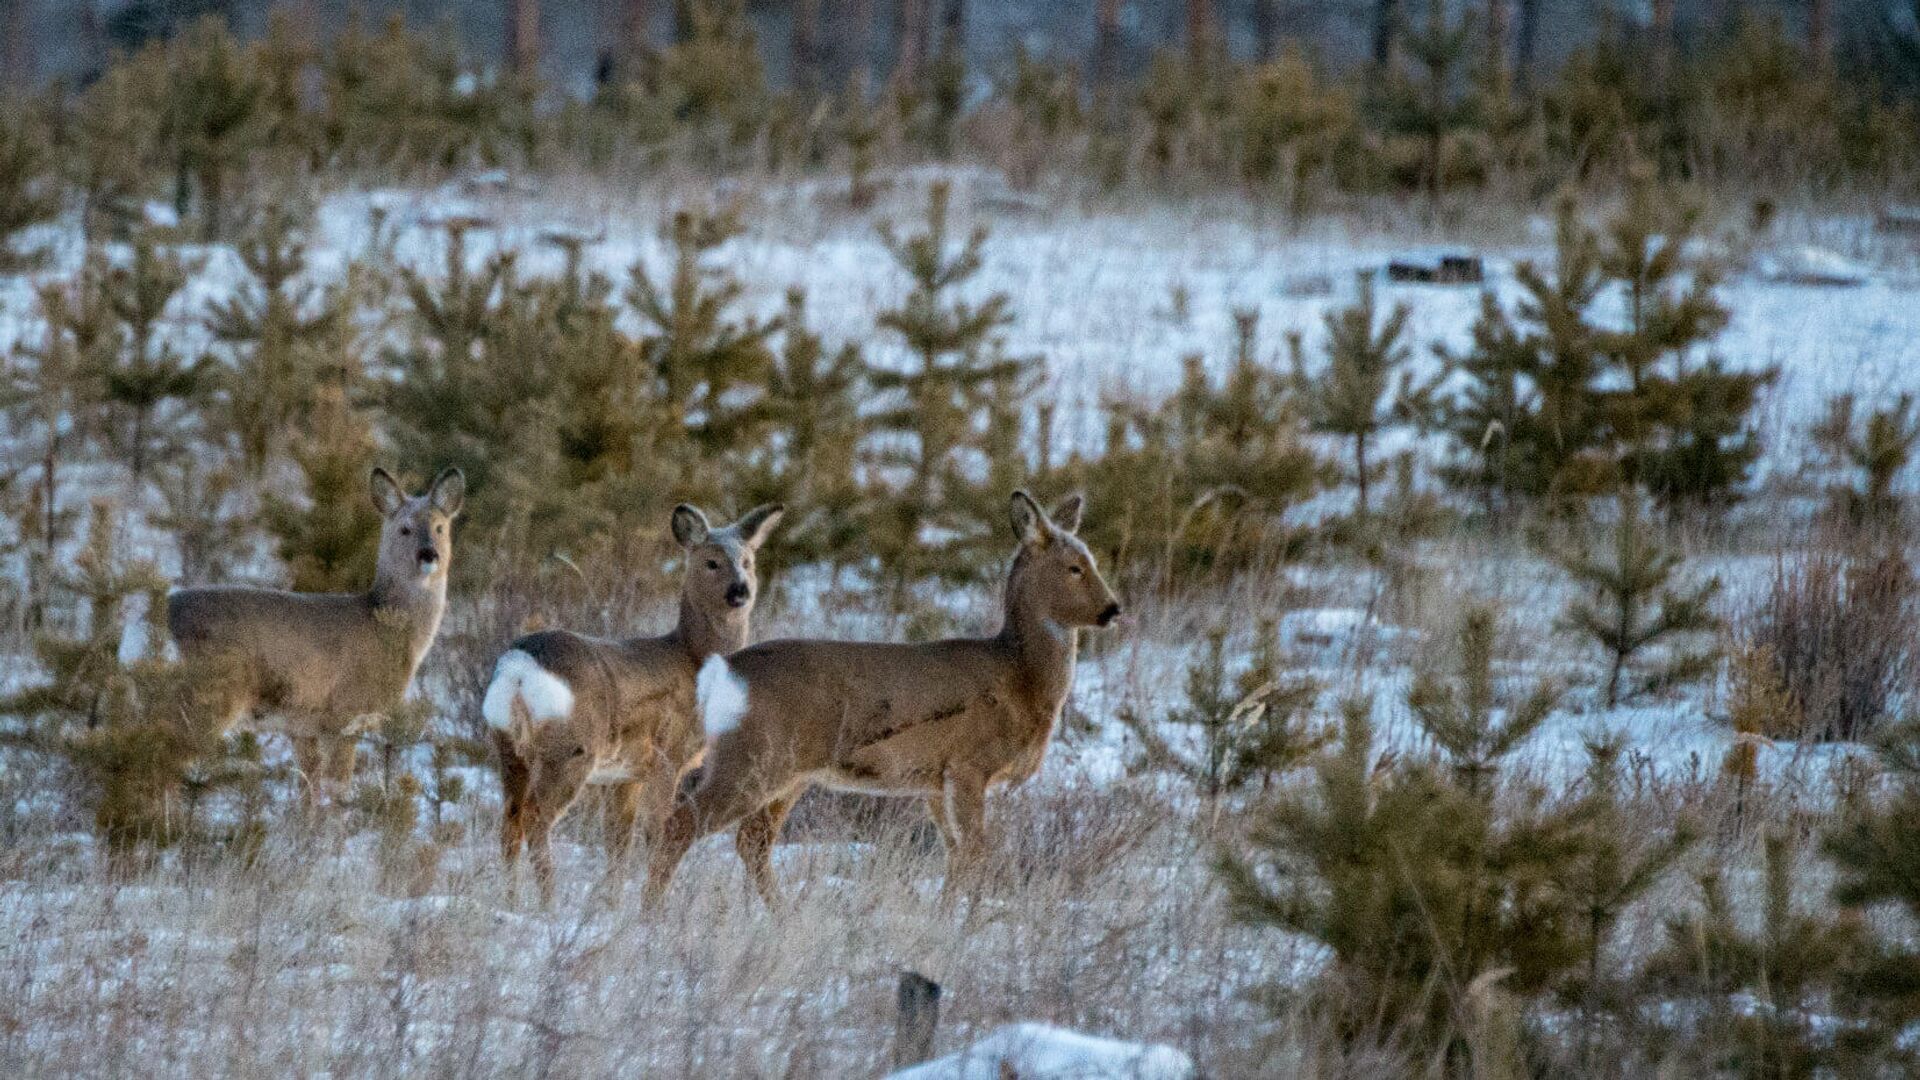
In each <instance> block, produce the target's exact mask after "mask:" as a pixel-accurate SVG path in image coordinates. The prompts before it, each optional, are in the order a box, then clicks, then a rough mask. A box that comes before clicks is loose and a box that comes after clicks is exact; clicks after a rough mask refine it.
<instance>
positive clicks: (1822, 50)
mask: <svg viewBox="0 0 1920 1080" xmlns="http://www.w3.org/2000/svg"><path fill="white" fill-rule="evenodd" d="M1807 53H1808V55H1810V56H1812V57H1813V63H1814V67H1815V68H1816V69H1817V70H1818V71H1820V72H1821V73H1823V74H1824V73H1826V72H1828V71H1831V70H1832V69H1833V0H1808V3H1807Z"/></svg>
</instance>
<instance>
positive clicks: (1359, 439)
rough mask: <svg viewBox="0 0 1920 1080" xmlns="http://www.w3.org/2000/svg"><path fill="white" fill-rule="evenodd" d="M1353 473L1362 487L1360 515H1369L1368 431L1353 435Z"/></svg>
mask: <svg viewBox="0 0 1920 1080" xmlns="http://www.w3.org/2000/svg"><path fill="white" fill-rule="evenodd" d="M1353 473H1354V478H1355V483H1356V484H1357V485H1358V486H1359V488H1360V517H1361V518H1362V519H1363V520H1364V519H1365V518H1366V517H1368V516H1369V515H1368V509H1367V433H1366V432H1364V431H1363V432H1361V433H1360V434H1358V435H1355V436H1354V437H1353Z"/></svg>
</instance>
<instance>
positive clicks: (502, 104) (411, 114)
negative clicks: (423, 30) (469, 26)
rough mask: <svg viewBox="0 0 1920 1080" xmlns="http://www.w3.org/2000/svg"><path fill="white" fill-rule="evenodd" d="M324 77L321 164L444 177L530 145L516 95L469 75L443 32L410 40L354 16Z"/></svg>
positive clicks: (393, 21)
mask: <svg viewBox="0 0 1920 1080" xmlns="http://www.w3.org/2000/svg"><path fill="white" fill-rule="evenodd" d="M321 71H322V87H323V104H322V105H321V107H320V109H319V124H318V126H319V129H320V131H321V135H320V146H319V150H318V156H319V157H320V159H321V160H323V161H324V162H326V163H327V164H330V165H332V166H335V167H338V168H343V169H348V170H370V169H376V168H378V169H394V170H400V171H407V170H412V169H423V168H425V169H440V170H450V169H457V168H461V167H465V166H470V165H477V164H484V165H498V164H502V163H505V162H509V161H514V160H518V159H519V157H520V156H521V154H522V153H523V152H524V150H525V148H526V146H527V142H528V132H527V131H526V120H525V117H524V110H523V107H522V103H521V100H520V96H519V91H518V88H516V87H514V86H513V85H511V83H509V82H503V81H500V80H495V79H491V78H488V77H484V76H482V75H481V74H480V73H479V72H476V71H474V70H472V69H470V68H469V67H468V66H467V64H466V63H465V62H464V61H463V60H462V57H461V50H460V48H459V45H458V43H457V42H456V41H454V40H453V38H452V37H451V35H450V34H447V33H441V34H436V35H432V36H426V35H419V34H414V33H411V32H409V31H408V30H407V28H406V24H405V23H404V21H402V20H401V19H400V18H399V17H398V16H394V17H392V18H390V19H388V20H387V22H386V23H385V25H384V26H383V27H382V28H381V29H380V30H379V31H369V30H367V29H366V28H365V27H364V26H363V25H362V24H361V23H360V21H359V19H358V18H357V17H356V18H355V19H354V20H353V21H352V22H351V23H349V25H348V27H347V29H346V31H345V32H344V33H342V34H340V35H339V36H338V37H337V38H335V39H334V41H333V45H332V48H331V49H329V50H328V51H327V52H326V53H325V55H324V57H323V60H322V63H321Z"/></svg>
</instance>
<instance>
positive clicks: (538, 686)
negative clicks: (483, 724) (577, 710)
mask: <svg viewBox="0 0 1920 1080" xmlns="http://www.w3.org/2000/svg"><path fill="white" fill-rule="evenodd" d="M515 698H518V699H519V700H520V702H521V704H523V705H525V706H526V707H527V715H528V716H529V717H531V718H532V719H533V721H534V722H535V723H539V722H540V721H542V720H564V719H566V718H567V717H569V716H571V715H573V688H572V687H570V686H568V685H567V683H566V680H564V679H562V678H561V677H560V676H558V675H555V674H554V673H553V672H551V671H548V670H547V669H546V668H543V667H541V666H540V661H538V660H535V659H534V658H533V657H532V656H530V655H528V654H527V653H526V652H524V651H522V650H520V649H508V650H507V652H506V654H505V655H503V656H501V657H500V662H499V663H497V664H495V665H494V666H493V682H491V683H489V684H487V697H486V700H485V701H484V702H482V703H481V705H480V714H481V715H482V716H485V717H486V718H487V723H488V724H490V725H492V726H493V727H495V728H498V729H500V730H502V731H505V730H506V729H507V728H509V727H512V726H513V702H514V699H515Z"/></svg>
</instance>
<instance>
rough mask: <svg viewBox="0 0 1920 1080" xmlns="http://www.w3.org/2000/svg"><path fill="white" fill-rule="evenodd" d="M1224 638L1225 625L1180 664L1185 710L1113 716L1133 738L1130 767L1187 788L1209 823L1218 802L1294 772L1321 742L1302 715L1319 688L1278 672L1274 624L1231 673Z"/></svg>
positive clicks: (1263, 627) (1323, 739) (1125, 712)
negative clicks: (1136, 744)
mask: <svg viewBox="0 0 1920 1080" xmlns="http://www.w3.org/2000/svg"><path fill="white" fill-rule="evenodd" d="M1226 640H1227V628H1226V626H1225V624H1222V625H1219V626H1215V627H1214V628H1213V629H1211V630H1209V631H1207V637H1206V643H1205V644H1204V645H1203V646H1202V648H1201V651H1200V653H1199V654H1198V655H1196V656H1195V657H1194V658H1193V659H1192V660H1191V661H1190V662H1189V663H1188V665H1187V693H1186V703H1185V704H1184V705H1181V706H1177V707H1175V708H1172V709H1169V710H1168V711H1167V712H1166V714H1165V715H1164V716H1160V715H1142V714H1141V713H1139V712H1136V711H1134V710H1133V709H1132V708H1125V709H1122V710H1121V711H1120V720H1121V722H1122V723H1124V724H1126V725H1127V727H1128V728H1129V729H1130V730H1131V731H1132V732H1133V735H1134V737H1135V738H1137V739H1139V740H1140V745H1141V748H1142V751H1143V753H1142V755H1141V758H1140V760H1139V762H1138V763H1137V766H1136V767H1137V768H1140V769H1159V770H1165V771H1167V772H1170V773H1172V774H1174V775H1176V776H1178V777H1180V778H1181V779H1182V780H1185V781H1186V782H1187V783H1189V784H1191V785H1193V789H1194V791H1195V793H1196V794H1198V795H1199V796H1200V798H1201V800H1202V801H1203V802H1204V803H1205V804H1206V806H1207V807H1208V810H1209V812H1210V814H1211V815H1212V816H1214V817H1216V818H1217V816H1218V813H1219V804H1220V799H1221V797H1222V796H1225V795H1228V794H1230V793H1232V792H1235V791H1239V790H1241V789H1242V788H1245V787H1247V786H1249V785H1251V784H1253V783H1256V782H1258V781H1261V780H1264V779H1268V778H1271V777H1274V776H1278V775H1280V774H1283V773H1286V772H1289V771H1291V770H1293V769H1295V768H1298V767H1299V766H1300V765H1302V764H1304V763H1305V762H1306V761H1307V759H1308V758H1309V757H1311V756H1312V755H1313V754H1315V753H1316V752H1318V751H1319V750H1320V748H1321V747H1323V746H1325V745H1326V743H1327V735H1326V734H1325V733H1323V732H1320V731H1316V730H1313V729H1312V728H1311V727H1310V726H1309V725H1308V724H1307V723H1306V721H1305V717H1304V714H1305V712H1306V711H1307V710H1308V709H1310V708H1311V707H1312V705H1313V703H1314V698H1315V697H1316V695H1317V694H1318V692H1319V687H1318V686H1317V685H1316V684H1315V683H1314V682H1313V680H1311V679H1307V678H1303V677H1289V676H1286V675H1284V674H1282V669H1283V668H1284V666H1285V665H1284V663H1283V658H1282V657H1281V656H1280V654H1279V645H1278V637H1277V636H1276V635H1275V633H1274V627H1273V623H1272V622H1271V621H1263V622H1262V623H1261V624H1260V626H1259V630H1258V637H1257V639H1256V642H1257V643H1256V645H1255V650H1254V654H1253V657H1252V660H1251V662H1250V663H1249V664H1248V665H1247V666H1246V667H1245V668H1244V669H1242V670H1241V671H1240V672H1239V673H1238V674H1235V673H1234V672H1233V666H1234V665H1232V664H1231V663H1230V662H1229V661H1228V659H1227V654H1226Z"/></svg>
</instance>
